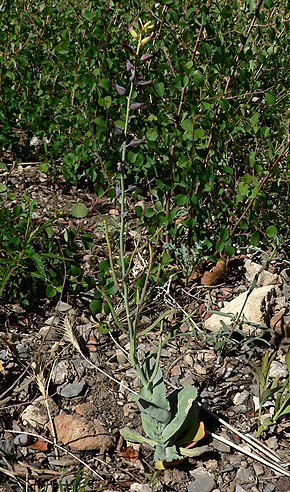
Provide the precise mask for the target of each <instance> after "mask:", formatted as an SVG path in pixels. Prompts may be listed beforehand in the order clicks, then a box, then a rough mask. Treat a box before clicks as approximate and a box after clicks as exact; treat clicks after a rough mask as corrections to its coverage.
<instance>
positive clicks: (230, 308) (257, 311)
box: [204, 285, 275, 333]
mask: <svg viewBox="0 0 290 492" xmlns="http://www.w3.org/2000/svg"><path fill="white" fill-rule="evenodd" d="M247 293H248V292H243V293H242V294H240V295H239V296H238V297H236V298H235V299H233V300H232V301H230V302H227V303H225V306H224V307H223V308H222V309H221V310H220V311H221V312H222V313H225V314H232V315H234V316H235V315H237V314H239V313H240V312H241V309H242V307H243V305H244V302H245V300H246V298H247ZM274 298H275V286H274V285H265V286H264V287H257V288H256V289H254V290H253V292H251V294H250V295H249V297H248V299H247V302H246V305H245V307H244V310H243V313H242V315H243V317H244V318H245V319H246V320H247V321H250V322H252V323H261V324H264V323H265V320H266V318H267V314H268V313H269V311H270V310H271V308H272V306H273V304H274ZM221 321H223V322H224V323H226V324H228V325H230V323H231V319H230V318H227V317H225V316H220V315H219V314H212V315H211V316H210V318H208V319H207V320H206V321H205V323H204V327H205V329H206V330H210V331H219V330H220V329H221V326H222V325H221ZM243 329H244V331H245V332H246V333H250V332H251V331H253V327H252V326H251V325H249V324H247V323H246V322H245V323H244V325H243Z"/></svg>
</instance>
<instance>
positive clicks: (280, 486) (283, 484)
mask: <svg viewBox="0 0 290 492" xmlns="http://www.w3.org/2000/svg"><path fill="white" fill-rule="evenodd" d="M289 490H290V479H289V478H287V477H280V478H279V480H278V482H277V484H276V489H275V492H289Z"/></svg>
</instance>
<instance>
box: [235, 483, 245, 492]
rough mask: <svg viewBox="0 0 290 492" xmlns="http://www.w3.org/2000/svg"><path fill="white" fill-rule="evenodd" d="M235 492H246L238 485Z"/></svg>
mask: <svg viewBox="0 0 290 492" xmlns="http://www.w3.org/2000/svg"><path fill="white" fill-rule="evenodd" d="M235 492H246V490H245V489H244V488H243V487H242V486H241V485H239V484H238V485H237V486H236V488H235Z"/></svg>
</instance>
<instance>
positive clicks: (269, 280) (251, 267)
mask: <svg viewBox="0 0 290 492" xmlns="http://www.w3.org/2000/svg"><path fill="white" fill-rule="evenodd" d="M244 265H245V269H246V274H245V276H246V279H247V280H249V282H252V280H253V279H254V277H255V275H256V274H257V273H258V272H259V270H260V269H261V268H262V266H261V265H259V264H258V263H254V262H253V261H251V260H246V261H245V263H244ZM277 282H278V275H275V274H274V273H271V272H268V270H263V271H262V272H261V273H260V275H259V278H258V281H257V287H263V286H265V285H275V284H276V283H277Z"/></svg>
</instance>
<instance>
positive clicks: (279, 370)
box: [269, 360, 288, 378]
mask: <svg viewBox="0 0 290 492" xmlns="http://www.w3.org/2000/svg"><path fill="white" fill-rule="evenodd" d="M269 375H270V376H271V378H276V377H277V376H278V377H280V378H287V376H288V371H287V367H286V365H285V364H281V362H278V361H276V360H273V362H272V364H271V367H270V372H269Z"/></svg>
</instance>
